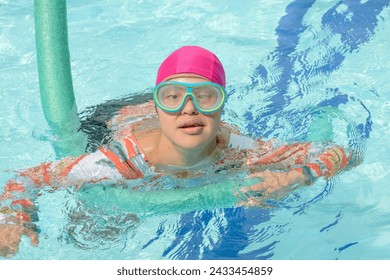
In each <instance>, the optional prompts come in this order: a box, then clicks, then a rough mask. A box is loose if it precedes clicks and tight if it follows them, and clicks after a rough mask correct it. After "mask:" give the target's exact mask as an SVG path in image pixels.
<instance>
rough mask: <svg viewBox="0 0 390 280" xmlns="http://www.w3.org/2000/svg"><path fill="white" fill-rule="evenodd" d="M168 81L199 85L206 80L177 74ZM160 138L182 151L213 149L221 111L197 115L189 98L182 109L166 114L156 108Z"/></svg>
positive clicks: (195, 76) (190, 75)
mask: <svg viewBox="0 0 390 280" xmlns="http://www.w3.org/2000/svg"><path fill="white" fill-rule="evenodd" d="M169 81H177V82H182V83H200V82H208V80H206V79H204V78H202V77H200V76H197V75H192V74H178V75H175V76H172V77H171V78H169ZM157 113H158V116H159V121H160V128H161V133H162V137H165V138H166V140H168V142H169V143H171V144H173V145H174V146H175V147H177V148H180V149H182V150H188V151H190V150H198V149H199V150H204V151H206V150H208V149H210V152H211V151H212V150H214V149H215V144H216V135H217V133H218V130H219V126H220V122H221V114H222V109H221V110H219V111H217V112H215V113H212V114H207V115H204V114H201V113H199V112H198V111H197V110H196V108H195V106H194V104H193V101H192V99H191V98H187V100H186V101H185V105H184V107H183V109H182V110H181V111H179V112H177V113H167V112H164V111H163V110H161V109H159V108H157Z"/></svg>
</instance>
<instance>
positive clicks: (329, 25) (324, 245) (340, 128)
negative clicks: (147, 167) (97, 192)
mask: <svg viewBox="0 0 390 280" xmlns="http://www.w3.org/2000/svg"><path fill="white" fill-rule="evenodd" d="M67 3H68V28H69V44H70V53H71V63H72V72H73V79H74V88H75V94H76V98H77V103H78V107H79V109H80V111H83V110H84V109H85V108H87V107H89V106H96V105H99V104H101V103H104V102H105V101H108V100H112V99H121V98H125V97H127V96H129V95H130V96H131V95H132V94H134V93H137V92H141V91H143V90H145V89H147V88H150V87H151V86H153V84H154V77H155V74H156V69H157V67H158V65H159V63H160V61H161V60H162V59H163V58H164V57H165V56H166V55H167V53H169V52H170V51H172V50H174V49H176V48H177V47H178V46H181V45H184V44H185V45H190V44H197V45H201V46H204V47H206V48H209V49H211V50H213V51H214V52H215V53H217V54H218V56H219V57H220V59H221V60H222V62H223V64H224V66H225V69H226V73H227V80H228V91H229V100H228V105H227V107H226V112H225V115H224V119H225V120H226V121H230V122H233V123H235V124H236V125H238V126H239V127H240V129H241V130H242V131H243V132H245V133H248V134H251V135H253V136H254V137H261V138H265V139H271V138H273V137H277V138H278V139H281V140H282V141H298V140H299V141H301V140H303V141H304V140H316V139H325V140H333V141H334V142H336V143H339V144H342V145H344V146H349V147H351V148H353V149H354V150H356V151H357V152H358V153H359V154H362V156H363V162H362V164H360V165H359V166H358V167H356V168H354V169H352V170H350V171H348V172H345V173H343V174H341V175H340V176H338V177H337V178H335V179H334V180H332V181H330V182H325V181H324V180H319V181H318V182H316V183H315V184H314V185H313V186H312V187H310V188H305V189H300V190H297V191H294V192H292V193H291V194H290V195H289V196H288V197H286V198H285V199H282V200H281V201H277V202H275V204H276V205H275V207H273V208H272V209H247V208H240V207H238V208H229V207H227V208H215V209H213V210H199V211H196V210H194V211H190V210H187V211H184V212H180V213H161V214H158V211H156V212H157V214H154V215H147V216H142V215H141V216H140V215H134V214H132V213H129V212H127V211H126V208H125V207H116V208H110V207H107V208H105V209H104V208H99V209H96V208H94V207H91V206H90V205H88V203H84V202H83V201H82V200H81V199H80V194H79V193H75V192H73V190H59V191H57V192H46V191H43V192H42V196H40V197H39V199H38V202H39V208H40V213H39V216H40V221H39V227H40V229H41V235H40V245H39V247H37V248H34V247H31V246H30V245H29V242H28V240H27V239H23V242H22V244H21V246H20V252H19V254H18V255H16V256H15V257H14V258H15V259H164V258H169V259H198V258H207V259H215V258H242V259H244V258H249V259H388V258H389V257H390V254H389V252H390V218H389V210H390V198H389V197H390V196H389V194H390V190H389V189H388V184H387V179H388V178H389V177H388V176H389V171H388V169H387V166H388V165H389V163H390V158H389V156H388V149H389V141H388V138H389V136H390V135H389V124H388V119H389V117H390V110H389V108H390V107H389V99H388V95H389V91H390V82H389V80H388V77H389V74H390V66H389V65H388V63H387V61H390V58H389V56H390V54H389V46H390V44H389V43H390V42H389V41H390V39H389V38H388V36H387V34H388V30H389V28H390V8H389V1H345V2H339V1H319V0H318V1H308V0H307V1H303V0H302V1H298V0H297V1H272V3H269V2H267V1H245V2H240V3H238V2H237V1H221V0H219V1H197V3H196V5H195V4H193V2H190V1H164V2H163V3H158V2H156V1H137V2H134V1H124V0H123V1H87V0H85V1H68V2H67ZM0 89H1V91H0V96H1V99H0V104H1V105H2V111H1V114H0V141H1V148H0V184H1V185H4V184H5V182H6V181H7V180H8V179H10V178H12V176H13V173H12V171H14V170H18V169H20V168H23V167H29V166H34V165H37V164H39V163H41V162H43V161H50V160H54V159H55V154H54V150H53V148H52V145H51V142H50V141H51V140H52V136H51V133H50V130H49V127H48V126H47V124H46V122H45V120H44V117H43V112H42V110H41V106H40V101H39V88H38V74H37V65H36V55H35V42H34V18H33V3H32V1H27V0H25V1H22V0H19V1H7V0H0ZM111 202H112V203H115V200H114V201H111Z"/></svg>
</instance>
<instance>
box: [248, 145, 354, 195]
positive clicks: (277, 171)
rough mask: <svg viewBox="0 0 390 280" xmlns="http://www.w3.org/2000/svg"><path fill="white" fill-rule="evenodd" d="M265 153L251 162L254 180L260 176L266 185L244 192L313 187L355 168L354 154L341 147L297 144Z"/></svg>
mask: <svg viewBox="0 0 390 280" xmlns="http://www.w3.org/2000/svg"><path fill="white" fill-rule="evenodd" d="M258 151H261V147H259V150H258ZM262 151H263V152H262V153H261V152H258V153H255V156H252V157H251V158H250V159H249V160H248V162H247V164H248V165H249V166H250V168H251V170H252V174H251V177H259V178H261V179H262V182H261V183H259V184H256V185H253V186H250V187H248V188H245V189H244V190H243V191H244V192H249V193H252V192H255V193H256V192H260V193H272V192H275V191H278V190H282V189H285V188H288V187H291V186H302V185H311V184H313V183H314V181H316V180H317V179H318V178H319V177H324V178H325V179H328V178H330V177H332V176H335V175H336V174H338V173H340V172H341V171H343V170H345V169H347V168H348V167H350V166H352V163H351V160H350V159H351V154H349V155H347V153H346V151H345V150H344V149H343V148H342V147H339V146H328V147H320V146H316V145H314V144H311V143H296V144H292V145H285V146H282V147H280V148H278V149H272V148H271V146H268V147H267V148H264V147H262Z"/></svg>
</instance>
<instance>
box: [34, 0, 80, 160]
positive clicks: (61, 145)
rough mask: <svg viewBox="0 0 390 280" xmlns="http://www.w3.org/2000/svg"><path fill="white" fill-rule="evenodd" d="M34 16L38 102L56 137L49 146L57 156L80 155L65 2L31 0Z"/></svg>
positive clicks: (62, 0)
mask: <svg viewBox="0 0 390 280" xmlns="http://www.w3.org/2000/svg"><path fill="white" fill-rule="evenodd" d="M34 17H35V39H36V50H37V60H38V74H39V88H40V94H41V103H42V109H43V112H44V115H45V118H46V120H47V122H48V124H49V126H50V128H51V129H52V130H53V131H54V135H55V138H56V140H55V141H54V142H53V143H52V145H53V147H54V150H55V152H56V155H57V157H63V156H68V155H79V154H82V153H84V151H85V147H86V137H85V135H83V134H81V132H77V130H78V128H79V126H80V120H79V117H78V115H77V105H76V99H75V96H74V92H73V83H72V74H71V67H70V55H69V47H68V28H67V15H66V0H35V1H34Z"/></svg>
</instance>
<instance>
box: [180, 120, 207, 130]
mask: <svg viewBox="0 0 390 280" xmlns="http://www.w3.org/2000/svg"><path fill="white" fill-rule="evenodd" d="M203 126H204V124H203V123H202V122H200V121H195V120H188V121H184V122H181V123H180V124H179V128H189V127H203Z"/></svg>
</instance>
